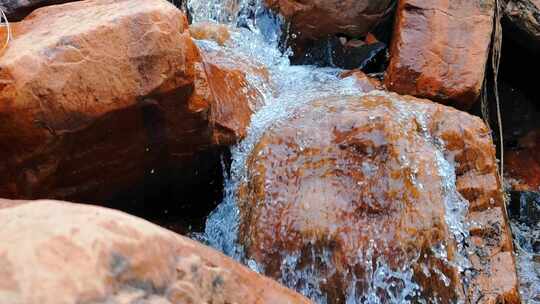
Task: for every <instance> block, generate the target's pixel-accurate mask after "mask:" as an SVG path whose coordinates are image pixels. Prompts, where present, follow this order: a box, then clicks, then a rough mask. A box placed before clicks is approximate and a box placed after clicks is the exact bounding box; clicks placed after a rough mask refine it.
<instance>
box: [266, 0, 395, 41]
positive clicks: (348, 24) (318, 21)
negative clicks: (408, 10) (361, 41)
mask: <svg viewBox="0 0 540 304" xmlns="http://www.w3.org/2000/svg"><path fill="white" fill-rule="evenodd" d="M265 1H266V4H267V6H268V7H270V8H271V9H273V10H275V11H278V12H279V13H281V15H283V16H284V17H285V19H286V20H288V21H290V22H291V26H292V28H291V30H292V31H291V33H295V34H296V35H299V36H301V37H302V39H314V40H317V39H319V38H324V37H326V36H328V35H335V34H345V35H349V36H353V37H362V36H364V35H366V34H367V33H368V32H369V31H370V30H371V29H372V28H373V27H374V26H375V25H377V23H379V22H380V21H381V19H382V18H383V17H385V16H387V15H388V14H389V12H390V10H391V8H392V3H393V1H392V0H305V1H295V0H265Z"/></svg>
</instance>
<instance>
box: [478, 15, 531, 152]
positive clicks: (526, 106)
mask: <svg viewBox="0 0 540 304" xmlns="http://www.w3.org/2000/svg"><path fill="white" fill-rule="evenodd" d="M502 24H503V39H502V52H501V53H502V56H501V62H500V66H499V71H498V90H499V98H500V104H501V112H502V125H503V138H504V148H505V150H508V149H516V148H519V147H518V141H519V138H520V137H522V136H524V135H525V134H527V133H528V132H529V131H531V130H534V129H537V128H540V102H539V101H537V100H536V99H537V98H536V97H535V96H536V95H537V86H538V85H537V81H536V78H535V77H534V76H531V74H530V71H536V70H537V69H540V57H538V56H536V55H535V54H534V53H533V52H531V51H530V50H529V49H528V48H525V47H523V46H522V44H521V43H519V42H518V41H517V40H516V39H515V38H514V37H515V32H514V31H515V29H514V27H512V26H509V25H508V24H507V22H505V19H504V18H503V23H502ZM488 66H491V63H488ZM492 79H493V70H492V69H491V67H488V69H487V71H486V83H485V85H486V86H487V90H486V91H487V106H488V112H489V124H490V126H491V128H492V131H493V134H492V137H493V140H494V143H495V144H496V145H497V153H498V156H499V157H500V155H499V154H500V153H499V150H500V149H499V148H500V140H499V138H498V135H497V132H498V131H499V130H498V122H497V108H496V104H497V103H496V100H495V94H494V86H493V81H492ZM471 113H472V114H475V115H477V116H480V117H481V116H482V114H481V113H482V111H481V104H480V102H478V103H476V104H475V106H474V108H473V109H471Z"/></svg>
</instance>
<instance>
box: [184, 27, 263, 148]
mask: <svg viewBox="0 0 540 304" xmlns="http://www.w3.org/2000/svg"><path fill="white" fill-rule="evenodd" d="M190 32H191V34H192V35H193V37H194V38H196V39H203V40H213V41H215V42H216V43H218V44H220V45H223V44H225V42H226V41H228V40H229V38H230V33H229V29H228V28H227V27H226V26H224V25H218V24H212V23H200V24H195V25H192V26H191V28H190ZM195 68H196V71H197V77H196V81H195V93H194V94H193V95H192V97H191V99H190V104H191V105H192V108H193V109H195V108H197V107H202V108H203V109H208V116H209V117H208V120H209V122H210V125H211V126H212V127H213V128H212V130H213V134H212V139H213V142H214V143H215V144H218V145H223V144H234V143H236V142H237V141H238V139H241V138H244V137H245V135H246V131H247V127H248V126H249V123H250V118H251V114H252V113H253V112H254V111H256V110H257V109H259V108H260V107H261V106H262V104H263V98H262V96H261V94H260V92H259V91H258V90H257V89H256V88H255V87H254V86H252V84H251V82H249V81H248V80H247V79H248V75H249V76H250V77H251V78H257V79H258V80H259V81H261V82H264V83H270V80H269V75H268V70H267V69H266V67H264V66H261V65H257V64H255V63H254V62H252V61H251V60H250V59H249V58H245V57H241V56H239V55H235V54H232V53H230V52H227V51H225V50H224V49H202V50H201V60H200V61H199V62H198V63H196V64H195ZM195 111H197V110H195Z"/></svg>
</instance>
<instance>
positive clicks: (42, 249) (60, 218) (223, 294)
mask: <svg viewBox="0 0 540 304" xmlns="http://www.w3.org/2000/svg"><path fill="white" fill-rule="evenodd" d="M6 204H7V205H10V206H8V207H5V208H2V207H0V221H1V222H2V230H1V232H0V282H1V283H0V302H1V303H10V304H30V303H40V304H58V303H147V304H165V303H170V304H186V303H246V304H248V303H249V304H251V303H291V304H292V303H308V301H307V300H305V299H304V298H303V297H301V296H300V295H298V294H296V293H294V292H293V291H290V290H288V289H286V288H284V287H282V286H280V285H279V284H277V283H276V282H274V281H272V280H270V279H268V278H265V277H263V276H261V275H258V274H256V273H254V272H252V271H250V270H248V269H247V268H245V267H244V266H242V265H240V264H238V263H236V262H234V261H233V260H231V259H230V258H228V257H225V256H224V255H222V254H220V253H218V252H216V251H214V250H213V249H210V248H208V247H206V246H203V245H201V244H198V243H197V242H195V241H192V240H190V239H187V238H185V237H182V236H179V235H177V234H175V233H173V232H171V231H168V230H165V229H163V228H160V227H158V226H156V225H153V224H151V223H149V222H146V221H144V220H142V219H138V218H136V217H133V216H130V215H127V214H124V213H121V212H118V211H113V210H109V209H105V208H101V207H93V206H85V205H77V204H71V203H65V202H58V201H33V202H23V203H20V202H19V203H17V202H11V201H6V200H0V206H3V205H6Z"/></svg>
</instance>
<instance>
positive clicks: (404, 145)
mask: <svg viewBox="0 0 540 304" xmlns="http://www.w3.org/2000/svg"><path fill="white" fill-rule="evenodd" d="M451 163H452V164H454V166H455V168H454V167H452V165H450V164H451ZM247 165H248V167H247V180H246V182H245V183H243V184H242V185H241V186H240V188H239V192H238V205H239V208H240V230H239V242H240V244H242V245H243V246H244V248H245V254H246V258H247V259H251V260H253V261H255V262H256V263H257V265H258V267H259V269H260V270H262V271H263V273H265V274H267V275H269V276H271V277H274V278H277V279H280V280H281V281H282V282H284V283H285V284H287V285H288V286H290V287H292V288H295V289H296V290H299V291H301V292H302V293H304V294H305V295H308V296H309V297H311V298H312V299H314V300H316V301H318V302H324V301H327V302H329V303H345V302H346V301H348V300H353V299H356V300H357V301H358V300H360V301H367V300H369V298H370V297H375V298H378V299H381V300H382V301H390V302H398V303H399V302H402V301H405V300H412V301H421V300H422V299H424V300H426V301H428V302H434V301H439V302H443V303H447V302H454V301H457V300H465V299H467V300H468V301H471V302H478V301H480V302H483V301H485V302H483V303H491V302H496V301H505V302H506V303H519V301H520V300H519V294H518V291H517V275H516V272H515V262H514V258H513V256H512V244H511V236H510V233H509V230H508V224H507V219H506V217H505V215H504V212H503V209H502V207H503V205H502V201H503V200H502V192H501V188H500V185H499V183H498V181H497V172H496V170H497V166H496V162H495V151H494V147H493V145H492V143H491V139H490V136H489V132H488V130H487V128H486V127H485V126H484V125H483V123H482V122H481V121H480V120H479V119H477V118H473V117H472V116H469V115H468V114H465V113H463V112H459V111H456V110H452V109H450V108H447V107H444V106H440V105H436V104H434V103H431V102H429V101H424V100H418V99H414V98H411V97H401V96H398V95H386V94H383V95H380V94H378V93H374V94H370V95H367V96H364V97H351V96H348V97H347V96H340V97H334V98H328V99H325V100H319V101H314V102H313V103H311V104H308V105H306V106H304V107H302V108H301V109H300V110H298V111H297V112H295V113H294V114H293V116H291V117H290V118H289V119H287V120H285V121H283V122H278V123H276V124H275V125H274V126H273V127H271V128H270V129H269V130H267V131H266V132H265V133H264V135H263V136H262V137H261V139H260V140H259V142H258V144H257V145H256V147H255V149H254V150H253V151H252V152H251V154H250V157H249V159H248V162H247ZM464 198H465V199H467V200H468V202H466V201H465V200H464ZM466 205H469V206H468V210H469V212H467V206H466ZM460 216H464V217H467V218H468V220H467V222H469V221H470V222H471V223H474V224H473V225H471V226H470V227H468V226H460V225H463V222H465V219H464V218H461V219H460ZM460 222H461V223H462V224H459V223H460ZM456 225H457V226H456ZM467 235H469V237H467ZM464 238H465V239H464ZM463 246H466V247H467V248H468V250H467V253H464V251H463ZM465 269H468V271H465ZM379 275H380V278H381V280H378V279H377V278H378V276H379ZM465 280H469V282H472V283H471V284H470V285H466V284H465V285H464V284H463V282H464V281H465Z"/></svg>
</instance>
